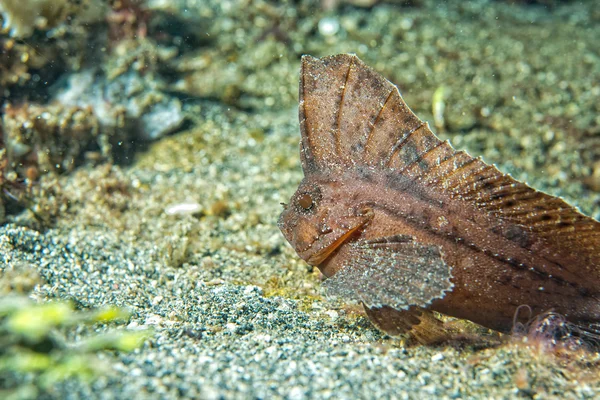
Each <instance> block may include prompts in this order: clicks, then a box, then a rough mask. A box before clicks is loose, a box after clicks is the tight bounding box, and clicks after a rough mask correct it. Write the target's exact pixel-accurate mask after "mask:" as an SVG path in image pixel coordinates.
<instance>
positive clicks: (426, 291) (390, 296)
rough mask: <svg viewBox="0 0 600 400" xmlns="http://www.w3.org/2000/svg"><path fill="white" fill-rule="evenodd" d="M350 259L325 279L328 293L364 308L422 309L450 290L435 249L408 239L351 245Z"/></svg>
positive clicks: (447, 273) (445, 267) (447, 270)
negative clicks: (414, 307)
mask: <svg viewBox="0 0 600 400" xmlns="http://www.w3.org/2000/svg"><path fill="white" fill-rule="evenodd" d="M351 246H353V249H352V253H353V257H352V258H351V260H350V261H349V262H348V263H347V264H346V265H344V267H343V268H342V269H341V270H339V271H338V272H336V273H335V274H334V275H333V276H332V277H330V278H328V279H327V280H326V281H325V282H324V284H323V286H324V287H325V288H326V291H327V293H328V294H330V295H333V296H337V297H342V298H344V299H347V300H358V301H361V302H362V303H364V305H365V307H368V308H381V307H384V306H387V307H390V308H393V309H396V310H407V309H408V308H409V307H411V306H418V307H426V306H427V305H429V304H430V303H431V302H432V301H433V300H435V299H440V298H442V297H444V293H445V292H446V291H448V290H450V289H452V286H453V284H452V282H451V281H450V278H451V276H452V274H451V270H450V267H449V266H448V265H447V264H446V263H445V262H444V260H443V259H442V253H441V251H440V249H439V247H438V246H432V245H425V244H421V243H418V242H415V241H414V240H413V238H412V237H411V236H402V235H396V236H390V237H385V238H381V239H375V240H366V241H358V242H356V243H354V244H352V245H351Z"/></svg>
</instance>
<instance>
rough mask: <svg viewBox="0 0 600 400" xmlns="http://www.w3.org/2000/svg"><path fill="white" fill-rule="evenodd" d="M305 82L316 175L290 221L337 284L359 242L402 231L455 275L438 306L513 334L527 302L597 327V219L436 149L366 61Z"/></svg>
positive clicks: (312, 73) (386, 309)
mask: <svg viewBox="0 0 600 400" xmlns="http://www.w3.org/2000/svg"><path fill="white" fill-rule="evenodd" d="M300 86H301V88H300V90H301V92H300V99H301V100H300V120H301V130H302V142H301V156H302V162H303V169H304V172H305V178H304V180H303V181H302V183H301V184H300V186H299V188H298V190H297V192H296V193H295V194H294V196H292V199H291V201H290V204H289V205H287V206H286V208H285V210H284V211H283V213H282V215H281V218H280V223H279V226H280V228H281V230H282V232H283V234H284V236H285V237H286V238H287V239H288V241H289V242H290V243H291V244H292V246H293V247H294V248H295V249H296V251H297V252H298V255H299V256H300V257H302V258H303V259H304V260H306V261H307V262H308V263H309V264H312V265H317V266H318V267H319V268H320V270H321V271H322V272H323V274H324V275H325V276H327V277H334V276H335V275H336V274H337V273H338V272H339V271H341V270H342V269H343V268H344V267H345V266H347V265H355V263H352V260H354V259H356V257H357V253H356V252H357V251H358V250H357V249H358V247H356V246H353V244H359V243H369V241H370V240H375V239H379V238H387V237H394V236H395V235H403V236H404V237H410V238H412V240H413V241H414V242H415V243H418V244H423V245H425V246H435V247H437V248H439V249H440V251H441V256H442V258H443V262H444V263H445V264H446V265H447V266H448V268H449V269H450V274H451V279H450V281H451V285H450V286H448V287H449V289H447V290H443V291H439V293H434V294H432V295H431V297H430V298H423V299H421V300H422V304H425V305H426V306H425V307H426V308H427V309H429V310H435V311H438V312H441V313H444V314H447V315H451V316H454V317H458V318H464V319H469V320H471V321H474V322H476V323H479V324H481V325H483V326H486V327H489V328H492V329H496V330H499V331H504V332H506V331H510V329H511V328H512V326H513V323H514V317H515V312H516V310H517V308H518V307H519V306H521V305H527V306H529V307H530V308H531V310H532V314H533V315H536V314H540V313H543V312H546V311H550V310H553V311H555V312H557V313H560V314H562V315H564V316H565V317H566V318H567V319H568V320H569V321H570V322H572V323H575V324H578V325H580V326H582V327H586V326H594V324H597V323H599V322H600V262H599V260H598V258H599V257H598V251H599V250H598V249H600V224H599V223H598V222H597V221H595V220H593V219H591V218H589V217H586V216H584V215H582V214H580V213H579V212H578V211H577V210H576V209H574V208H572V207H571V206H569V205H568V204H566V203H565V202H564V201H562V200H560V199H558V198H554V197H551V196H549V195H546V194H544V193H541V192H537V191H535V190H534V189H531V188H529V187H528V186H526V185H525V184H523V183H520V182H517V181H515V180H513V179H512V178H511V177H509V176H508V175H504V174H502V173H500V172H499V171H498V170H497V169H496V168H494V167H493V166H488V165H486V164H485V163H483V162H482V161H481V160H479V159H476V158H472V157H470V156H469V155H467V154H466V153H464V152H456V151H454V149H452V147H451V146H450V145H449V144H448V143H447V142H441V141H439V140H438V139H437V138H436V137H435V135H434V134H433V133H432V132H431V131H430V130H429V128H428V126H427V125H426V124H424V123H422V122H421V121H420V120H419V119H418V118H417V117H416V116H414V114H412V112H411V111H410V109H408V107H407V106H406V105H405V104H404V102H403V100H402V98H401V97H400V95H399V93H398V91H397V89H396V88H395V86H393V85H392V84H391V83H389V82H388V81H386V80H385V79H384V78H382V77H380V76H379V75H378V74H376V73H375V72H374V71H372V70H371V69H370V68H368V67H366V66H365V65H364V64H363V63H362V62H360V60H358V58H356V56H352V55H339V56H333V57H328V58H323V59H314V58H312V57H304V58H303V71H302V74H301V84H300ZM370 104H374V105H373V106H370ZM365 121H367V122H365ZM356 268H363V266H358V267H356ZM364 268H365V269H368V268H369V266H368V265H365V266H364ZM436 277H437V275H436V274H435V271H434V272H432V279H437V278H436ZM366 309H367V314H368V315H369V317H370V319H371V320H372V321H373V322H374V324H375V325H377V326H378V327H379V328H381V329H382V330H384V331H386V332H388V333H390V334H400V333H403V332H406V331H408V330H409V329H410V328H411V327H413V326H415V325H417V323H416V321H418V320H422V318H419V317H418V316H419V315H420V314H422V311H423V308H421V307H420V305H419V307H411V308H410V309H394V308H391V307H390V306H388V305H386V304H381V305H380V306H378V307H370V308H369V307H366Z"/></svg>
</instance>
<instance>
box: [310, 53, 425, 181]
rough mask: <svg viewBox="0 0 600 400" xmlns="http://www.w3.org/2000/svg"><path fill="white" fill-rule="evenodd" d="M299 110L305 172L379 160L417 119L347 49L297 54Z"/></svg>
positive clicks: (417, 123)
mask: <svg viewBox="0 0 600 400" xmlns="http://www.w3.org/2000/svg"><path fill="white" fill-rule="evenodd" d="M299 114H300V131H301V134H302V144H301V146H302V160H303V166H304V172H305V173H307V172H310V171H312V170H314V169H321V170H322V169H330V168H332V167H340V166H351V165H365V164H367V165H381V166H383V165H384V164H385V162H387V161H389V158H390V155H391V149H392V147H393V146H394V144H395V143H397V141H398V138H400V137H403V136H404V135H405V134H408V133H410V132H414V131H415V130H416V129H418V128H419V126H421V125H422V124H423V123H422V122H421V121H420V120H419V119H418V118H417V117H416V116H415V115H414V114H413V113H412V112H411V111H410V109H409V108H408V106H407V105H406V104H405V103H404V101H403V100H402V97H401V96H400V93H399V92H398V88H397V87H396V86H394V85H393V84H392V83H391V82H390V81H388V80H387V79H385V78H383V77H382V76H381V75H379V74H378V73H377V72H375V71H374V70H372V69H371V68H369V67H368V66H366V65H365V64H364V63H363V62H362V61H360V60H359V59H358V57H356V56H355V55H353V54H340V55H337V56H332V57H324V58H320V59H318V58H314V57H311V56H303V57H302V71H301V73H300V104H299Z"/></svg>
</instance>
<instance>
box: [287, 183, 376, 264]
mask: <svg viewBox="0 0 600 400" xmlns="http://www.w3.org/2000/svg"><path fill="white" fill-rule="evenodd" d="M344 186H345V185H344V182H343V181H342V180H339V179H331V178H330V177H319V176H314V175H312V176H308V177H305V178H304V180H303V181H302V182H301V183H300V186H299V187H298V190H296V193H294V195H293V196H292V198H291V199H290V202H289V203H288V204H284V210H283V212H282V213H281V216H280V217H279V222H278V225H279V229H280V230H281V232H282V233H283V236H285V238H286V239H287V241H288V242H289V243H290V244H291V245H292V247H293V248H294V249H295V250H296V253H298V255H299V256H300V258H302V259H303V260H304V261H306V262H307V263H308V264H310V265H315V266H318V265H320V264H321V263H323V262H324V261H325V260H326V259H327V258H328V257H329V256H330V255H331V254H332V253H333V252H334V251H335V250H336V249H337V248H339V247H340V246H341V245H342V244H344V243H346V242H347V241H349V240H351V239H353V238H355V237H356V236H357V235H358V234H359V233H360V231H361V230H362V229H363V228H364V227H365V226H366V225H367V224H368V223H369V222H370V221H371V220H372V219H373V211H372V210H371V209H370V208H369V207H366V206H363V205H360V204H358V203H357V202H356V200H353V197H352V196H351V195H349V194H348V193H347V192H346V191H345V190H344Z"/></svg>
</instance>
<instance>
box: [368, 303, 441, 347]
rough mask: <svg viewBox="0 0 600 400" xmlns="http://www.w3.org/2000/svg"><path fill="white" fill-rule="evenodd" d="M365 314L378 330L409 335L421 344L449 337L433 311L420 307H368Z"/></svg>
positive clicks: (393, 334) (437, 341)
mask: <svg viewBox="0 0 600 400" xmlns="http://www.w3.org/2000/svg"><path fill="white" fill-rule="evenodd" d="M365 312H366V313H367V316H368V317H369V319H370V320H371V322H372V323H373V325H375V326H376V327H377V328H378V329H379V330H381V331H383V332H385V333H386V334H388V335H390V336H400V335H410V336H412V337H414V338H415V339H416V340H417V341H418V342H419V343H421V344H425V345H428V344H434V343H440V342H443V341H446V340H448V339H449V338H450V334H449V332H448V331H447V330H446V329H445V328H444V326H443V323H442V321H440V320H439V319H437V318H436V317H435V316H434V315H433V312H431V311H429V310H426V309H424V308H420V307H411V308H409V309H408V310H402V311H398V310H395V309H393V308H390V307H381V308H369V307H367V306H365Z"/></svg>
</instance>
